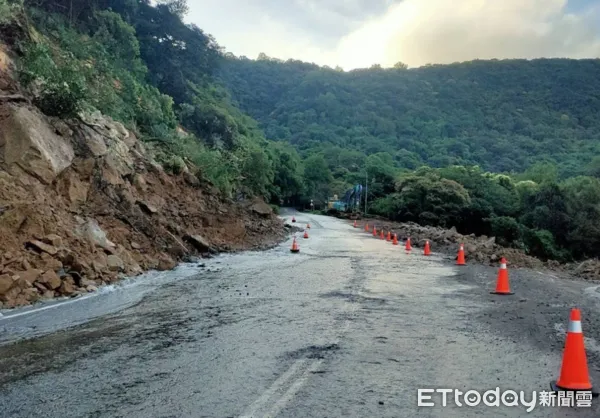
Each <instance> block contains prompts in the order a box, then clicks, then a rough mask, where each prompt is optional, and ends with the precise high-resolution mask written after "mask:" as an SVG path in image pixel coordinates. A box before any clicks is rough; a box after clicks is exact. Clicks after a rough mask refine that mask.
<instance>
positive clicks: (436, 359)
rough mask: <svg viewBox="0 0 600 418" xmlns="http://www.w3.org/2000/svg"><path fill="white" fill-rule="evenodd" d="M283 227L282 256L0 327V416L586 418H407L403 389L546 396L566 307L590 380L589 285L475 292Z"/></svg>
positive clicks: (487, 273)
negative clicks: (575, 314)
mask: <svg viewBox="0 0 600 418" xmlns="http://www.w3.org/2000/svg"><path fill="white" fill-rule="evenodd" d="M291 214H292V213H291V212H283V215H282V216H284V217H288V218H289V217H290V215H291ZM295 216H296V219H297V222H296V225H299V226H305V225H306V223H307V222H310V224H311V229H310V230H309V231H308V232H309V236H310V237H309V239H303V238H301V235H302V234H298V242H299V245H300V253H299V254H291V253H290V251H289V246H290V245H291V239H290V240H288V241H287V242H285V243H284V244H282V245H281V246H279V247H277V248H274V249H271V250H269V251H264V252H251V253H243V254H236V255H223V256H219V257H216V258H214V259H210V260H206V261H203V262H202V263H203V264H204V266H198V265H187V266H182V268H180V269H179V270H177V271H175V272H172V273H169V274H166V273H163V274H164V275H161V276H157V277H150V278H146V279H145V278H141V279H138V280H136V281H133V282H131V283H128V284H127V285H126V286H122V287H118V286H117V287H115V288H114V289H113V290H112V291H110V292H108V291H107V292H105V293H103V294H98V295H95V296H94V297H90V298H89V299H86V300H83V301H81V302H76V303H71V304H70V305H64V306H58V307H56V308H53V309H49V310H47V311H41V312H39V311H38V312H34V311H32V312H31V313H29V312H28V311H23V315H21V316H18V317H16V316H15V317H12V318H11V317H5V318H0V332H2V334H3V338H2V339H0V416H6V417H9V416H10V417H128V418H133V417H140V418H142V417H143V418H146V417H199V416H201V417H263V416H280V417H323V416H328V417H337V416H339V417H341V416H344V417H348V416H349V417H365V416H373V417H410V418H412V417H475V416H478V417H479V416H490V417H492V416H493V417H521V416H526V415H527V416H534V417H571V416H573V417H585V418H587V417H597V416H599V415H600V412H599V411H600V410H599V408H598V406H599V405H598V403H595V404H594V406H593V408H587V409H584V408H580V409H578V410H575V409H568V408H560V409H559V408H556V407H555V408H542V407H537V408H536V409H535V410H534V411H533V412H531V413H526V412H525V410H524V409H523V408H505V407H501V408H489V407H485V406H483V405H480V406H478V407H471V408H469V407H462V408H460V407H456V406H448V407H446V408H442V407H440V406H439V405H438V406H436V407H433V408H424V407H421V408H418V407H417V389H419V388H456V389H459V390H462V391H465V390H469V389H475V390H480V391H481V392H483V391H485V390H488V389H494V388H496V387H500V388H501V389H502V390H507V389H512V390H516V391H520V390H522V391H525V392H526V393H531V391H533V390H536V391H541V390H547V389H548V388H549V382H550V381H551V380H552V379H556V378H557V377H558V371H559V369H560V363H561V356H562V348H563V344H564V330H565V329H566V322H567V319H568V316H569V310H570V308H571V307H572V306H578V307H580V308H581V309H582V314H583V330H584V333H585V336H586V338H587V340H586V344H587V352H588V358H589V366H590V371H591V373H592V378H593V380H594V382H600V375H599V372H598V371H599V367H600V357H599V356H598V355H599V351H598V343H597V341H599V339H600V328H599V327H598V320H597V318H598V312H599V310H600V307H599V296H600V293H599V292H598V290H597V287H595V286H596V285H595V284H590V283H583V282H576V281H569V280H564V279H559V278H557V277H549V276H547V275H542V274H540V273H538V272H536V271H534V270H526V269H511V270H510V278H511V287H512V290H513V291H514V292H515V295H514V296H507V297H500V296H495V295H490V294H489V292H490V291H491V290H493V287H494V285H495V279H496V274H497V269H495V268H491V267H483V266H477V265H471V264H470V265H468V266H466V267H461V268H458V267H455V266H454V265H453V260H451V259H449V257H448V256H447V255H442V254H434V255H433V256H432V257H428V258H426V257H423V256H421V255H420V251H419V250H416V251H414V252H413V253H412V254H410V255H407V254H405V252H404V251H403V248H402V247H395V246H392V245H391V244H390V243H388V242H386V241H382V240H380V239H376V238H373V237H372V236H370V235H367V234H366V233H364V232H363V231H362V230H359V229H354V228H352V226H351V223H349V222H344V221H340V220H337V219H332V218H326V217H321V216H316V215H306V214H298V213H295ZM24 338H27V339H24ZM438 403H439V399H438Z"/></svg>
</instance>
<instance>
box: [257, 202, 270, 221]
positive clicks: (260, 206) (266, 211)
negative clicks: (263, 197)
mask: <svg viewBox="0 0 600 418" xmlns="http://www.w3.org/2000/svg"><path fill="white" fill-rule="evenodd" d="M252 211H253V212H254V213H257V214H259V215H261V216H265V217H266V216H269V215H271V214H272V213H273V209H271V206H269V205H267V204H266V203H265V202H263V201H257V202H255V203H254V204H253V205H252Z"/></svg>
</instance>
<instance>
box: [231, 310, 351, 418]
mask: <svg viewBox="0 0 600 418" xmlns="http://www.w3.org/2000/svg"><path fill="white" fill-rule="evenodd" d="M350 306H351V309H349V310H347V311H349V312H355V311H356V310H357V309H358V308H357V306H356V304H354V303H352V304H351V305H350ZM349 329H350V320H348V319H346V320H345V321H344V325H343V326H342V327H341V331H340V333H339V334H338V336H337V337H336V338H335V339H334V342H333V344H335V345H338V344H339V343H340V340H341V339H342V338H343V336H344V335H345V334H346V333H347V332H348V330H349ZM323 361H324V360H323V359H315V360H309V359H306V358H305V359H300V360H298V361H296V362H295V363H294V364H292V366H291V367H290V368H289V369H288V370H287V371H286V372H285V373H283V374H282V375H281V376H279V378H278V379H277V380H275V382H273V384H272V385H271V387H269V388H268V389H267V390H266V391H265V392H264V393H263V394H262V395H261V396H260V397H259V398H258V399H257V400H256V401H254V402H253V403H252V404H251V405H250V406H249V407H248V408H246V410H245V411H244V413H242V414H241V415H240V416H239V417H238V418H259V417H260V418H274V417H276V416H277V415H278V414H279V413H280V412H281V411H282V410H283V408H285V406H286V405H287V404H288V403H290V401H292V399H294V396H295V395H296V393H298V391H299V390H300V389H301V388H302V386H304V384H305V383H306V382H307V380H308V379H309V378H310V376H311V374H313V373H315V372H317V371H318V370H319V368H320V367H321V365H322V364H323ZM294 377H295V379H294V380H292V381H291V383H289V382H288V381H290V379H292V378H294ZM286 387H287V390H286V389H285V388H286ZM277 396H278V397H277ZM269 405H271V407H270V408H269Z"/></svg>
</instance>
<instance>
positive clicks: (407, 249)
mask: <svg viewBox="0 0 600 418" xmlns="http://www.w3.org/2000/svg"><path fill="white" fill-rule="evenodd" d="M404 249H405V250H406V251H407V252H409V251H410V250H412V246H411V245H410V237H408V238H407V239H406V245H405V246H404Z"/></svg>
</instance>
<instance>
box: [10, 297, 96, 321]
mask: <svg viewBox="0 0 600 418" xmlns="http://www.w3.org/2000/svg"><path fill="white" fill-rule="evenodd" d="M91 296H92V295H89V296H84V297H80V298H76V299H71V300H68V301H65V302H58V303H54V304H52V305H48V306H44V307H42V308H36V309H32V310H30V311H25V312H19V313H16V314H14V315H2V314H0V321H5V320H7V319H11V318H17V317H19V316H24V315H30V314H34V313H37V312H42V311H45V310H48V309H53V308H58V307H59V306H65V305H69V304H71V303H75V302H81V301H83V300H86V299H89V298H90V297H91ZM94 296H95V295H94Z"/></svg>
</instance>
